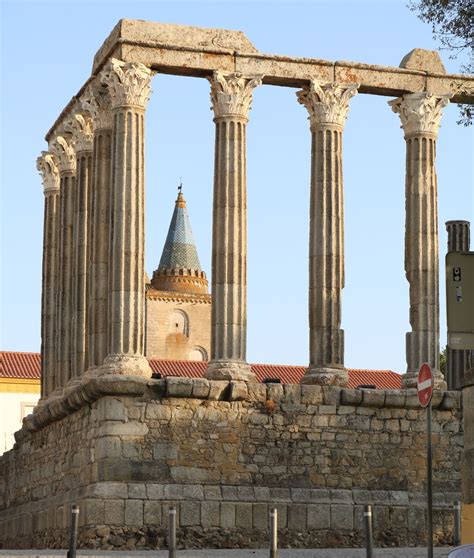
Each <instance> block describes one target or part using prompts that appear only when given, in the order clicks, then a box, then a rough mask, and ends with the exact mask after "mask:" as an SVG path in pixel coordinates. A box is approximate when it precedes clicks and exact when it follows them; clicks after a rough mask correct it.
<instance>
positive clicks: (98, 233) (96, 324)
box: [81, 84, 113, 369]
mask: <svg viewBox="0 0 474 558" xmlns="http://www.w3.org/2000/svg"><path fill="white" fill-rule="evenodd" d="M81 106H82V108H83V110H85V111H87V112H89V113H90V114H91V116H92V125H93V130H94V149H93V165H92V168H93V173H92V175H93V176H92V181H93V182H92V183H93V186H92V192H91V196H90V199H89V208H90V214H89V239H90V240H89V280H88V284H89V312H88V332H89V349H88V367H89V368H90V369H92V368H95V367H97V366H100V365H101V364H102V363H103V362H104V359H105V357H106V356H107V353H108V312H107V303H108V302H107V301H108V292H109V281H108V278H109V234H110V192H111V160H112V124H113V119H112V111H111V107H110V98H109V95H108V93H107V91H106V89H105V88H103V87H100V86H99V85H97V84H96V85H94V86H90V87H89V88H88V89H87V91H86V93H85V95H84V97H83V98H82V99H81Z"/></svg>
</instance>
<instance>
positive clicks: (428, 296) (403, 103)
mask: <svg viewBox="0 0 474 558" xmlns="http://www.w3.org/2000/svg"><path fill="white" fill-rule="evenodd" d="M448 102H449V96H447V95H444V96H441V97H436V96H434V95H431V94H429V93H411V94H408V95H404V96H403V97H399V98H398V99H395V100H393V101H390V102H389V104H390V106H391V107H392V110H393V111H394V112H396V113H398V114H399V115H400V120H401V122H402V128H403V130H404V132H405V140H406V179H405V211H406V215H405V273H406V277H407V279H408V282H409V284H410V324H411V329H412V330H411V332H409V333H407V336H406V355H407V372H406V374H405V375H404V376H403V380H402V386H403V387H405V388H413V387H416V382H417V376H418V370H419V367H420V365H421V364H422V363H424V362H427V363H428V364H429V365H430V366H431V368H432V370H433V371H434V374H435V386H436V387H438V388H440V389H444V388H445V387H446V383H445V382H444V379H443V375H442V374H441V372H440V371H439V284H438V283H439V264H438V193H437V182H436V169H435V157H436V137H437V135H438V128H439V124H440V120H441V113H442V109H443V107H445V106H446V105H447V104H448Z"/></svg>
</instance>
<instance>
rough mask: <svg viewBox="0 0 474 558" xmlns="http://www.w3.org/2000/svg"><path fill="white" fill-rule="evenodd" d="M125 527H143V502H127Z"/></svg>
mask: <svg viewBox="0 0 474 558" xmlns="http://www.w3.org/2000/svg"><path fill="white" fill-rule="evenodd" d="M125 525H135V526H141V525H143V500H126V501H125Z"/></svg>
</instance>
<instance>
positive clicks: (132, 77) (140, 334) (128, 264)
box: [101, 59, 151, 377]
mask: <svg viewBox="0 0 474 558" xmlns="http://www.w3.org/2000/svg"><path fill="white" fill-rule="evenodd" d="M150 81H151V72H150V70H149V69H148V68H146V67H145V66H143V65H142V64H134V63H127V64H126V63H123V62H121V61H118V60H114V59H112V60H111V62H110V63H109V65H108V66H107V67H106V69H105V70H104V71H103V72H102V74H101V82H102V84H103V85H105V86H107V88H108V91H109V95H110V99H111V103H112V109H113V134H112V186H111V197H110V236H109V238H110V243H109V298H108V328H109V329H108V356H107V357H106V359H105V362H104V367H103V372H105V373H107V372H113V373H120V374H132V375H142V376H147V377H149V376H151V369H150V366H149V364H148V361H147V360H146V358H145V357H144V347H143V342H144V303H145V287H144V274H145V268H144V251H145V231H144V221H145V217H144V211H145V205H144V195H145V183H144V114H145V107H146V104H147V102H148V99H149V96H150V93H151V89H150Z"/></svg>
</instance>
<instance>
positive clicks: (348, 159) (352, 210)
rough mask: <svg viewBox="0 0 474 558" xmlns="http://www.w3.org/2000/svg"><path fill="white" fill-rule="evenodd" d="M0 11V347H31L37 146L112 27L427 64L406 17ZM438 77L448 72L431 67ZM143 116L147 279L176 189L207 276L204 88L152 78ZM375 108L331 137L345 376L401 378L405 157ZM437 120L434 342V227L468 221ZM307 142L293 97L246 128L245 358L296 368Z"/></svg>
mask: <svg viewBox="0 0 474 558" xmlns="http://www.w3.org/2000/svg"><path fill="white" fill-rule="evenodd" d="M1 8H2V39H1V41H2V42H1V44H2V60H1V62H2V70H1V71H2V75H1V93H2V102H1V121H2V145H1V160H2V161H1V162H2V169H1V173H2V174H1V177H2V197H1V211H2V214H1V234H2V244H1V339H0V348H2V349H6V350H24V351H37V350H39V346H40V334H39V331H40V292H41V290H40V281H41V244H42V224H43V193H42V187H41V180H40V177H39V175H38V173H37V171H36V168H35V160H36V157H37V156H38V155H39V153H40V151H41V150H44V149H46V148H47V146H46V143H45V142H44V139H43V138H44V134H45V133H46V132H47V130H48V129H49V127H50V125H51V124H52V123H53V121H54V120H55V118H56V117H57V115H58V114H59V113H60V111H61V110H62V108H63V107H64V106H65V104H66V103H67V102H68V101H69V99H70V98H71V96H72V95H73V94H75V93H76V91H77V90H78V89H79V87H80V86H81V85H82V83H83V82H84V81H85V80H86V79H87V77H88V76H89V74H90V71H91V66H92V59H93V56H94V54H95V52H96V51H97V49H98V48H99V47H100V45H101V44H102V42H103V40H104V39H105V37H106V36H107V35H108V34H109V32H110V31H111V30H112V28H113V27H114V25H115V24H116V22H117V21H118V20H119V19H120V18H135V19H146V20H152V21H160V22H166V23H180V24H189V25H197V26H202V27H222V28H228V29H238V30H241V31H243V32H245V34H246V35H247V37H248V38H249V39H250V40H251V41H252V43H253V44H254V45H255V47H256V48H258V49H259V50H261V51H262V52H267V53H274V54H284V55H291V56H305V57H313V58H323V59H327V60H353V61H360V62H367V63H373V64H383V65H392V66H398V64H399V63H400V60H401V59H402V58H403V56H404V55H405V54H406V53H407V52H409V51H410V50H411V49H412V48H415V47H420V48H427V49H436V48H437V46H438V45H437V43H435V42H434V41H433V39H432V37H431V30H430V28H429V26H428V25H426V24H423V23H422V22H420V21H419V20H418V19H417V18H416V16H415V15H414V14H413V13H412V12H410V11H409V10H408V9H407V8H406V6H405V2H400V1H385V2H375V1H370V2H358V1H350V2H349V1H344V2H343V1H333V2H317V1H314V2H223V1H222V2H212V3H211V2H189V3H185V2H179V1H175V2H159V1H150V2H119V1H103V2H97V1H83V2H80V3H76V2H73V1H71V2H69V1H61V2H59V1H58V2H40V1H38V2H22V1H19V0H16V1H11V2H7V1H5V0H3V2H2V3H1ZM442 56H443V59H444V62H445V65H446V67H447V69H448V71H450V72H457V70H458V66H459V62H457V61H452V60H449V58H448V54H447V53H444V54H442ZM153 90H154V94H153V97H152V100H151V102H150V105H149V109H148V111H147V132H146V142H147V143H146V155H147V159H146V189H147V214H146V221H147V237H146V269H147V271H148V273H150V274H151V272H152V271H153V269H155V268H156V267H157V265H158V262H159V259H160V255H161V250H162V247H163V243H164V241H165V237H166V232H167V229H168V225H169V221H170V218H171V213H172V209H173V202H174V199H175V196H176V188H177V186H178V182H179V179H180V177H181V176H182V177H183V183H184V193H185V196H186V198H187V201H188V208H189V213H190V218H191V224H192V226H193V230H194V236H195V239H196V243H197V246H198V251H199V255H200V258H201V263H202V265H203V268H204V269H205V271H206V272H207V273H208V274H209V275H210V240H211V203H212V195H211V193H212V175H213V149H214V147H213V137H214V124H213V122H212V113H211V111H210V108H209V107H210V102H209V85H208V83H207V81H205V80H203V79H193V78H182V77H181V78H178V77H172V76H162V75H157V76H155V77H154V78H153ZM388 100H390V99H389V98H386V97H374V96H367V95H357V96H356V97H355V98H353V99H352V101H351V109H350V113H349V117H348V120H347V124H346V129H345V134H344V181H345V231H346V288H345V289H344V297H343V327H344V329H345V332H346V356H345V362H346V365H347V366H349V367H353V368H390V369H392V370H395V371H398V372H403V371H404V370H405V368H406V364H405V332H406V331H409V324H408V283H407V282H406V280H405V275H404V269H403V243H404V174H405V169H404V167H405V143H404V140H403V133H402V130H401V129H400V122H399V118H398V116H397V115H395V114H394V113H392V111H391V109H390V107H389V106H388V105H387V101H388ZM456 119H457V108H456V106H450V107H448V108H447V109H446V110H445V114H444V117H443V120H442V127H441V129H440V135H439V141H438V183H439V229H440V264H441V265H440V269H441V281H440V285H441V331H442V343H444V342H445V337H446V336H445V311H444V253H445V247H446V235H445V227H444V222H445V221H446V220H449V219H467V220H470V221H472V220H473V205H474V203H473V162H472V153H473V135H472V129H464V128H462V127H459V126H457V125H456ZM309 169H310V132H309V127H308V121H307V113H306V110H305V109H304V108H303V107H302V106H301V105H299V104H298V103H297V100H296V96H295V90H293V89H290V88H278V87H270V86H263V87H260V88H258V89H257V90H256V92H255V94H254V102H253V109H252V111H251V113H250V124H249V128H248V205H249V211H248V218H249V226H248V234H249V237H248V240H249V262H248V339H249V340H248V359H249V361H251V362H272V363H288V364H302V365H305V364H307V362H308V318H307V287H308V215H309Z"/></svg>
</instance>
